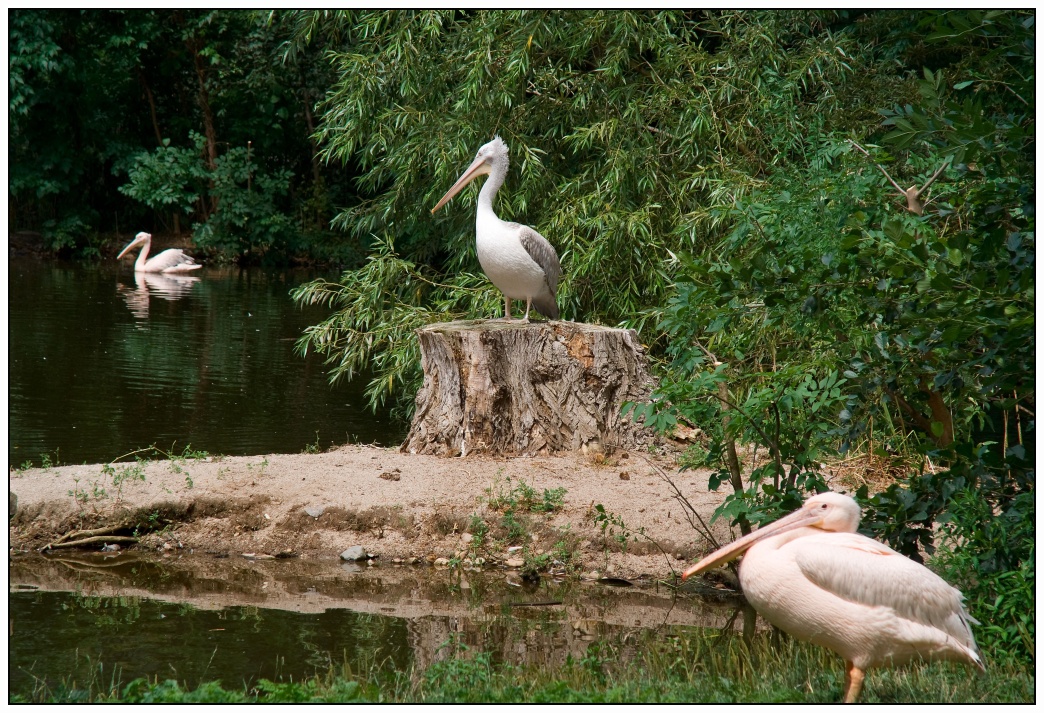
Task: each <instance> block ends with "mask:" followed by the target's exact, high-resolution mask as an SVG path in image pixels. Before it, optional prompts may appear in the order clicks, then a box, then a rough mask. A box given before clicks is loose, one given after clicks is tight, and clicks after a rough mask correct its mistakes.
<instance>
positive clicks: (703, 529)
mask: <svg viewBox="0 0 1044 713" xmlns="http://www.w3.org/2000/svg"><path fill="white" fill-rule="evenodd" d="M637 455H638V456H639V457H641V459H642V460H644V461H645V462H646V464H648V465H649V467H651V468H652V469H653V470H655V471H656V473H657V475H659V476H660V478H661V479H663V480H664V481H665V482H666V483H667V485H669V486H670V487H671V490H673V491H674V499H675V500H677V501H678V503H679V504H680V505H681V506H682V512H684V513H685V517H686V519H687V520H688V521H689V524H690V525H691V526H692V528H693V529H694V530H696V531H697V532H699V533H700V534H701V535H702V536H703V537H704V538H706V539H707V541H708V542H710V543H711V546H712V547H714V549H720V548H721V545H720V544H719V543H718V540H717V539H716V538H715V537H714V533H712V532H711V529H710V527H708V526H707V523H706V522H704V520H703V517H702V516H701V515H700V513H699V511H698V510H696V508H695V507H693V505H692V503H690V502H689V499H688V498H686V497H685V495H684V494H683V493H682V491H681V490H680V489H679V488H678V486H677V485H676V484H675V482H674V481H673V480H671V478H670V476H669V475H667V473H666V471H664V469H663V468H661V467H660V466H658V465H656V464H655V463H653V462H652V461H651V460H649V459H648V458H646V457H645V456H644V455H641V454H640V453H639V454H637ZM693 517H695V518H696V520H698V521H699V524H700V526H699V527H697V526H696V525H695V523H693V521H692V518H693ZM672 569H673V568H672Z"/></svg>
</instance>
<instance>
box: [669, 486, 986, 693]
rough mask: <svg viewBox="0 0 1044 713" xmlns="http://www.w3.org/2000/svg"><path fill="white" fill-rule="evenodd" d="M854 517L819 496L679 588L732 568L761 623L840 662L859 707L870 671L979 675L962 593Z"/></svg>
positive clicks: (839, 500) (718, 555)
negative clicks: (939, 665) (949, 670)
mask: <svg viewBox="0 0 1044 713" xmlns="http://www.w3.org/2000/svg"><path fill="white" fill-rule="evenodd" d="M859 517H860V510H859V505H858V504H856V502H855V500H853V499H852V498H850V497H848V496H847V495H841V494H839V493H821V494H819V495H814V496H812V497H810V498H809V499H808V500H806V501H805V504H804V505H803V506H802V507H801V509H799V510H798V511H796V512H794V513H791V514H790V515H788V516H787V517H784V518H782V519H780V520H777V521H776V522H774V523H771V524H769V525H765V526H764V527H761V528H760V529H758V530H757V531H755V532H752V533H751V534H749V535H747V536H745V537H742V538H740V539H739V540H736V541H735V542H733V543H732V544H731V545H728V546H726V547H723V548H721V549H719V550H718V551H717V552H714V553H712V554H711V555H709V556H707V557H705V558H704V559H702V560H700V561H699V562H697V563H696V564H695V565H693V566H692V567H690V568H689V569H688V570H686V571H685V573H684V574H683V575H682V579H685V578H687V577H690V576H692V575H693V574H697V573H699V572H703V571H705V570H708V569H711V568H712V567H715V566H717V565H720V564H723V563H725V562H728V561H729V560H732V559H735V558H736V557H738V556H739V555H740V554H743V553H744V552H746V555H745V556H744V557H743V561H742V562H741V563H740V569H739V578H740V585H741V586H742V587H743V594H744V595H745V596H746V598H747V600H748V601H749V602H750V603H751V605H752V606H753V607H754V608H755V609H756V610H757V611H758V613H759V614H761V616H763V617H765V619H767V620H768V621H769V622H771V623H772V624H774V625H775V626H777V627H779V628H780V629H782V630H783V631H786V632H787V633H789V634H791V635H792V636H794V637H796V638H798V639H802V640H804V641H811V642H812V643H813V644H818V645H819V646H824V647H826V648H828V649H830V650H832V651H834V652H836V653H838V654H840V655H841V656H842V657H843V658H844V659H845V691H844V700H845V702H846V703H851V702H854V701H855V700H856V698H858V696H859V693H860V691H861V690H862V686H863V678H864V675H865V671H866V670H867V669H868V668H872V667H877V666H890V665H897V664H902V663H906V662H908V661H910V660H912V659H918V658H923V659H929V660H931V659H939V660H950V661H960V662H962V663H966V664H970V665H973V666H976V667H977V668H979V669H980V670H984V667H983V663H982V659H981V658H980V657H979V652H978V648H977V647H976V645H975V638H974V637H973V636H972V631H971V623H972V622H974V623H976V624H978V623H979V622H977V621H975V620H974V619H973V618H972V617H971V616H970V615H969V614H968V612H967V611H966V610H965V608H964V604H963V603H962V602H963V599H964V597H963V596H962V595H961V593H960V592H959V591H957V590H956V589H954V588H953V587H951V586H950V585H949V584H947V583H946V581H945V580H943V579H942V578H941V577H939V576H938V575H937V574H935V573H934V572H932V571H931V570H929V569H928V568H927V567H925V566H923V565H920V564H918V563H916V562H914V561H913V560H910V559H907V558H906V557H903V556H902V555H900V554H899V553H898V552H895V551H894V550H892V549H891V548H889V547H887V546H886V545H883V544H881V543H880V542H877V541H876V540H872V539H870V538H869V537H864V536H863V535H859V534H856V529H857V528H858V527H859Z"/></svg>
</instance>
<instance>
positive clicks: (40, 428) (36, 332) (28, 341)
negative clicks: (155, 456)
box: [8, 259, 406, 465]
mask: <svg viewBox="0 0 1044 713" xmlns="http://www.w3.org/2000/svg"><path fill="white" fill-rule="evenodd" d="M198 273H199V274H198V277H197V275H196V274H193V275H191V276H177V279H176V280H174V281H172V280H171V276H170V275H141V274H138V275H135V276H134V278H133V280H134V282H133V286H132V282H131V280H132V278H131V274H132V273H131V272H130V271H129V270H127V269H126V266H124V269H123V270H120V266H119V265H113V264H111V263H101V264H98V265H69V264H63V263H44V262H40V261H37V260H24V259H12V260H11V261H10V263H9V281H10V286H9V290H8V295H9V298H10V303H9V306H8V338H9V341H8V377H9V380H10V381H9V387H8V398H9V402H8V423H9V428H10V431H9V432H10V440H9V445H8V458H9V461H10V462H11V463H13V464H15V465H21V464H22V463H24V462H26V461H28V460H31V461H32V462H34V463H36V464H40V463H41V461H42V457H41V454H45V453H46V454H50V455H49V459H50V462H52V463H54V462H55V461H56V460H60V461H61V463H82V462H90V463H99V462H101V463H104V462H108V461H110V460H112V459H113V458H115V457H117V456H119V455H121V454H123V453H127V452H129V451H131V450H134V449H136V448H144V447H148V446H149V445H153V444H155V445H156V446H158V447H160V448H164V449H170V448H171V444H176V446H175V448H176V449H177V450H178V451H179V452H180V451H181V450H182V449H183V448H184V447H185V446H187V445H189V444H191V445H192V447H193V448H194V449H199V450H206V451H209V452H210V453H220V454H224V455H259V454H264V453H300V452H301V451H303V450H304V449H305V448H306V447H310V448H313V447H316V446H318V447H320V448H327V447H329V446H330V445H331V444H338V445H339V444H343V443H346V442H348V441H351V440H358V441H361V442H374V443H377V444H379V445H386V446H391V445H397V444H398V443H399V442H401V440H402V438H403V436H404V435H405V430H406V424H403V423H397V422H394V421H392V419H391V418H390V416H389V415H388V414H387V413H379V414H377V415H374V414H372V413H371V412H369V411H368V410H367V408H366V406H365V404H366V399H365V397H364V395H363V393H362V392H363V388H364V386H365V381H366V378H365V377H363V378H362V379H360V380H359V381H357V382H355V383H350V384H344V383H338V384H334V385H331V384H330V383H329V381H328V379H327V374H326V367H325V366H324V365H323V363H322V359H321V358H318V357H316V356H315V355H314V354H311V355H309V356H308V358H301V357H300V356H298V355H297V354H295V353H294V342H295V341H296V339H297V338H298V337H299V336H300V335H301V333H302V332H303V330H304V329H305V328H306V327H307V326H308V325H311V324H316V323H318V322H319V321H320V320H322V319H323V318H324V317H326V316H327V315H328V310H327V309H325V308H321V307H315V306H306V307H304V308H299V307H297V306H296V305H295V304H294V303H293V301H292V300H291V298H290V295H289V292H290V290H291V289H292V288H293V287H295V286H296V285H299V284H301V283H302V282H304V281H306V280H310V279H313V278H315V277H318V276H320V275H321V273H316V272H315V271H305V270H262V269H240V268H237V267H218V266H214V267H204V268H203V269H201V270H199V271H198ZM199 278H201V279H199ZM197 279H198V281H197ZM161 281H162V282H161ZM146 310H147V311H146ZM55 451H57V452H58V453H57V456H56V453H55Z"/></svg>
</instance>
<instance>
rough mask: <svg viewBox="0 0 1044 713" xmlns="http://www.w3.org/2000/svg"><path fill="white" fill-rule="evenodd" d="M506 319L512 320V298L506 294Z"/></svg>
mask: <svg viewBox="0 0 1044 713" xmlns="http://www.w3.org/2000/svg"><path fill="white" fill-rule="evenodd" d="M504 319H506V320H508V321H510V320H511V298H510V297H508V296H507V295H504Z"/></svg>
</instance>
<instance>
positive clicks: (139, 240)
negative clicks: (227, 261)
mask: <svg viewBox="0 0 1044 713" xmlns="http://www.w3.org/2000/svg"><path fill="white" fill-rule="evenodd" d="M139 245H140V246H142V247H141V252H140V253H138V259H137V260H135V261H134V272H166V273H171V272H188V271H189V270H198V269H199V268H201V267H203V266H202V265H198V264H196V261H195V259H194V258H192V256H190V255H186V254H185V253H184V252H182V251H181V250H177V249H173V248H172V249H170V250H164V251H163V252H161V253H158V254H157V255H156V256H155V257H153V258H152V259H151V260H149V259H148V257H149V249H150V248H151V247H152V234H151V233H138V234H137V235H135V236H134V240H132V241H130V243H128V244H127V247H125V248H124V249H123V250H121V251H120V254H119V255H117V256H116V259H117V260H119V259H120V258H122V257H123V256H124V255H126V254H127V253H128V252H129V251H131V250H133V249H134V248H136V247H138V246H139Z"/></svg>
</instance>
